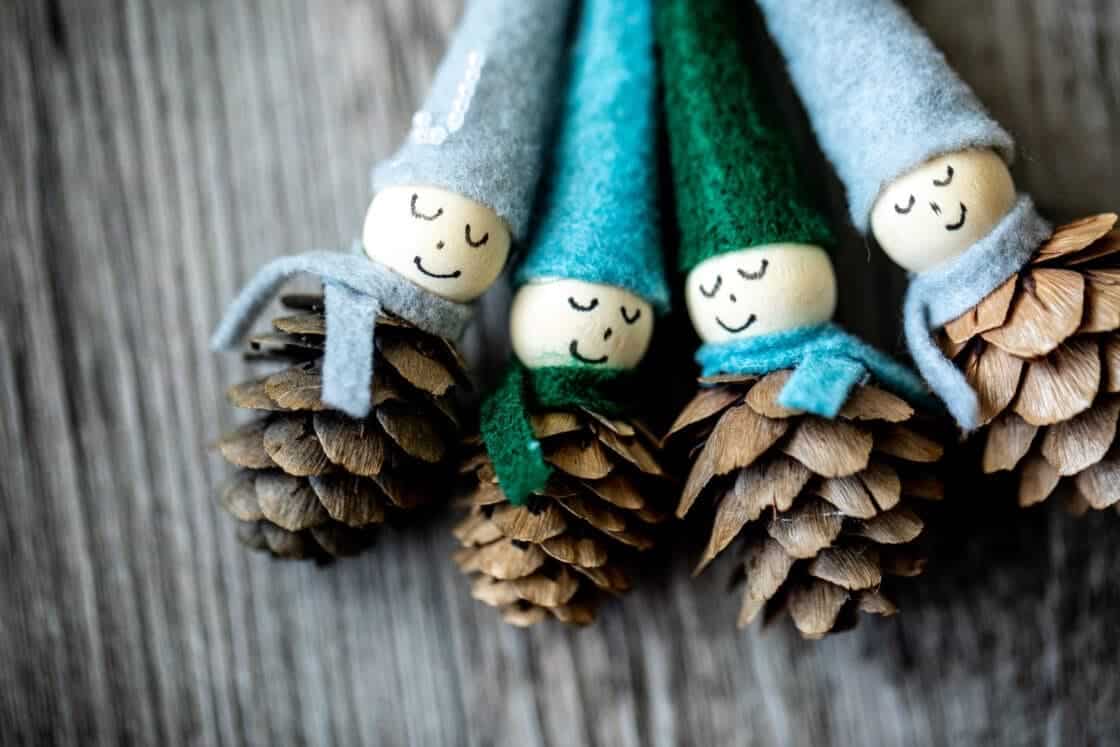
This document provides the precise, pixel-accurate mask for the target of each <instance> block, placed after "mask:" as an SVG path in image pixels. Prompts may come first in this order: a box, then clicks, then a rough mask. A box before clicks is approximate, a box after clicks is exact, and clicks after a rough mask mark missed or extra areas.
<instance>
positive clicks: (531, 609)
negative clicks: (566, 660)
mask: <svg viewBox="0 0 1120 747" xmlns="http://www.w3.org/2000/svg"><path fill="white" fill-rule="evenodd" d="M532 423H533V430H534V432H535V434H536V436H537V438H538V439H540V441H541V447H542V449H543V452H544V457H545V460H546V461H547V462H548V463H549V464H551V465H552V466H553V468H554V471H553V474H552V476H551V477H550V478H549V482H548V484H547V486H546V487H545V490H544V494H543V495H533V496H530V498H529V501H528V502H527V504H526V505H524V506H514V505H512V504H510V503H509V502H508V501H507V500H506V497H505V495H504V494H503V493H502V490H501V488H500V487H499V486H498V479H497V477H496V475H495V473H494V466H493V464H492V463H491V461H490V458H489V457H488V456H487V455H486V451H485V448H484V446H483V442H482V439H481V437H475V438H473V439H470V440H468V441H467V454H466V458H465V459H464V461H463V465H462V468H461V469H462V473H463V475H464V477H465V479H466V480H467V481H468V491H469V494H468V497H467V501H466V502H467V503H468V505H470V514H469V515H468V516H467V518H466V519H464V520H463V521H462V523H460V524H459V526H457V527H456V528H455V536H456V537H457V538H458V539H459V542H460V544H461V545H462V547H461V549H460V550H459V551H458V552H457V553H456V555H455V562H456V563H457V564H458V565H459V568H460V569H461V570H462V571H463V572H464V573H467V574H470V575H472V576H473V578H474V581H473V585H472V589H471V594H472V596H474V598H475V599H478V600H480V601H482V602H485V603H486V604H489V605H491V606H494V607H498V608H499V609H500V610H501V612H502V617H503V618H504V619H505V620H506V622H508V623H511V624H513V625H517V626H520V627H528V626H530V625H533V624H535V623H538V622H540V621H542V620H544V619H546V618H547V617H548V616H549V614H551V615H552V616H553V617H555V618H557V619H559V620H561V621H563V622H565V623H571V624H574V625H586V624H588V623H590V622H592V621H593V620H594V618H595V612H596V610H597V608H598V605H599V603H600V602H601V600H602V597H603V593H602V592H609V593H621V592H625V591H627V590H629V588H630V580H629V577H628V574H627V573H626V570H625V566H626V565H627V562H628V561H630V560H631V559H632V557H633V555H634V554H635V553H636V552H639V551H643V550H648V549H649V548H651V547H653V545H654V534H653V529H654V525H655V524H658V523H659V522H661V521H663V520H664V519H665V518H667V517H668V510H667V503H666V499H667V497H668V495H669V490H670V483H669V481H668V479H667V477H666V475H665V473H664V472H663V471H662V469H661V467H660V465H659V464H658V460H657V446H656V441H655V439H654V438H653V437H652V436H650V435H649V434H648V433H647V432H646V431H644V430H643V429H641V428H640V427H639V426H636V425H634V424H630V423H627V422H623V421H619V420H611V419H609V418H605V417H601V416H599V415H597V414H595V413H592V412H590V411H587V410H577V411H556V412H548V413H545V414H541V415H535V416H533V418H532Z"/></svg>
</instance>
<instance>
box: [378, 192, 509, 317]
mask: <svg viewBox="0 0 1120 747" xmlns="http://www.w3.org/2000/svg"><path fill="white" fill-rule="evenodd" d="M362 243H363V244H364V245H365V250H366V254H367V255H368V256H369V258H370V259H372V260H374V261H375V262H379V263H380V264H383V265H385V266H386V267H388V268H390V269H391V270H393V271H395V272H397V273H398V274H400V275H403V276H404V277H406V278H408V279H409V280H411V281H412V282H414V283H416V284H417V285H419V286H420V287H421V288H424V289H426V290H429V291H431V292H432V293H435V294H436V295H438V296H442V297H444V298H447V299H450V300H452V301H460V302H461V301H471V300H474V299H475V298H478V297H479V296H481V295H482V294H483V293H484V292H486V289H487V288H489V287H490V286H491V285H493V283H494V281H495V280H497V279H498V275H500V274H501V272H502V267H504V266H505V263H506V259H507V258H508V257H509V248H510V233H509V229H508V228H507V227H506V224H505V222H504V221H502V220H501V219H500V218H499V217H498V216H497V214H496V213H494V211H493V210H491V209H490V208H488V207H486V206H485V205H482V204H481V203H478V202H475V201H474V200H471V199H468V198H466V197H463V196H462V195H457V194H455V193H454V192H448V191H446V190H443V189H437V188H435V187H389V188H387V189H383V190H381V191H380V192H378V193H377V196H375V197H374V198H373V202H371V203H370V206H369V211H368V212H367V213H366V222H365V226H364V227H363V229H362Z"/></svg>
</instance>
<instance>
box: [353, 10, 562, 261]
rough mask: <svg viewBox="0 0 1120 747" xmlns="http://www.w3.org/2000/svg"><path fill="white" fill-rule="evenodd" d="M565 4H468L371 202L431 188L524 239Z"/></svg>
mask: <svg viewBox="0 0 1120 747" xmlns="http://www.w3.org/2000/svg"><path fill="white" fill-rule="evenodd" d="M570 9H571V0H470V1H469V2H468V4H467V8H466V10H465V11H464V13H463V18H462V21H461V23H460V25H459V28H458V29H457V30H456V32H455V35H454V38H453V39H452V41H451V46H450V48H449V49H448V50H447V54H446V55H445V57H444V59H443V62H442V63H440V66H439V69H438V70H437V72H436V76H435V80H434V81H433V82H432V87H431V89H430V91H429V93H428V97H427V99H426V100H425V101H424V105H423V108H422V109H421V110H420V111H419V112H417V113H416V115H415V116H414V117H413V121H412V130H411V132H410V133H409V136H408V139H407V141H406V142H405V143H404V144H403V145H402V146H401V148H400V149H399V150H398V151H397V153H396V154H395V155H394V156H393V157H392V158H390V159H389V160H387V161H385V162H383V163H381V164H380V165H379V166H378V167H377V168H375V169H374V172H373V189H374V191H375V192H377V191H379V190H381V189H383V188H385V187H390V186H397V185H411V184H416V185H426V186H434V187H441V188H443V189H447V190H449V191H452V192H455V193H457V194H461V195H463V196H465V197H469V198H471V199H473V200H476V201H478V202H481V203H482V204H484V205H487V206H488V207H490V208H491V209H492V210H494V212H496V213H497V214H498V215H499V216H500V217H501V218H503V219H504V220H505V221H506V223H508V224H509V226H510V229H511V231H512V233H513V237H514V240H518V241H519V240H523V239H524V238H525V235H526V232H527V228H528V224H529V216H530V213H531V210H532V204H533V198H534V196H535V193H536V189H537V184H538V182H539V180H540V174H541V168H542V162H543V160H544V158H545V155H546V153H547V139H548V136H549V131H550V128H551V127H550V126H551V124H552V119H553V117H552V115H553V113H554V106H555V105H556V103H557V102H558V101H559V100H560V98H561V96H560V91H559V90H558V87H559V84H560V73H561V69H562V61H563V53H564V49H565V43H566V37H567V29H568V19H569V11H570Z"/></svg>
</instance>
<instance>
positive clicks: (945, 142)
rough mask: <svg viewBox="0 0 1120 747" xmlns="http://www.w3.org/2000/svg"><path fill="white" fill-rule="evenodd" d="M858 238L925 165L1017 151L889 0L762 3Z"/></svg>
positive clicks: (908, 18) (925, 38)
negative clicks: (879, 206) (893, 189)
mask: <svg viewBox="0 0 1120 747" xmlns="http://www.w3.org/2000/svg"><path fill="white" fill-rule="evenodd" d="M758 4H759V6H760V7H761V8H762V10H763V14H764V15H765V17H766V22H767V25H768V27H769V30H770V33H771V35H772V36H773V37H774V40H775V41H776V42H777V44H778V46H779V47H780V48H781V50H782V52H783V54H784V55H785V58H786V62H787V64H788V66H789V72H790V76H791V77H792V78H793V82H794V85H795V86H796V87H797V89H798V92H799V93H800V95H801V100H802V102H803V103H804V105H805V108H806V110H807V111H808V113H809V119H810V120H811V121H812V124H813V128H814V130H815V132H816V135H817V140H818V141H819V143H820V146H821V149H822V150H823V151H824V153H825V155H826V156H827V157H828V159H829V160H830V161H832V164H833V166H835V168H836V172H837V173H838V175H839V176H840V179H841V181H843V182H844V186H845V187H846V188H847V191H848V206H849V209H850V211H851V215H852V221H853V222H854V223H855V225H856V226H857V227H858V228H859V229H860V230H861V231H863V232H864V233H866V232H867V231H868V228H869V225H870V216H871V209H872V208H873V207H874V205H875V200H876V199H877V198H878V196H879V193H880V192H881V191H882V190H883V188H884V187H886V186H887V185H889V184H891V183H892V182H894V181H895V180H896V179H898V178H899V177H901V176H904V175H905V174H906V173H908V172H909V171H912V170H913V169H914V168H916V167H918V166H920V165H921V164H923V163H925V162H926V161H928V160H930V159H931V158H935V157H937V156H940V155H944V154H946V153H952V152H956V151H960V150H966V149H969V148H991V149H993V150H995V151H997V152H999V153H1000V155H1001V156H1003V158H1004V160H1005V161H1007V162H1008V163H1011V160H1012V159H1013V157H1014V142H1013V141H1012V139H1011V136H1010V135H1008V134H1007V132H1005V131H1004V130H1003V128H1001V127H1000V126H999V124H997V123H996V122H995V120H993V119H992V118H991V117H990V116H989V115H988V113H987V111H985V109H984V107H983V105H982V104H981V103H980V101H979V100H978V99H977V98H976V96H975V94H974V93H973V92H972V90H971V89H970V88H969V87H968V85H967V84H966V83H965V82H964V81H962V80H961V79H960V77H959V76H958V75H957V74H956V73H955V72H954V71H953V69H952V68H950V67H949V64H948V63H947V62H946V60H945V56H944V55H943V54H942V53H941V52H940V51H939V50H938V49H937V48H936V47H935V46H934V45H933V42H932V41H931V40H930V39H929V37H928V36H926V34H925V33H924V32H923V31H922V30H921V28H920V27H919V26H918V25H917V24H916V23H915V22H914V19H913V18H912V17H911V16H910V14H909V13H907V12H906V10H904V9H903V8H901V7H900V6H899V5H897V4H896V3H894V2H891V1H889V0H886V1H885V0H758Z"/></svg>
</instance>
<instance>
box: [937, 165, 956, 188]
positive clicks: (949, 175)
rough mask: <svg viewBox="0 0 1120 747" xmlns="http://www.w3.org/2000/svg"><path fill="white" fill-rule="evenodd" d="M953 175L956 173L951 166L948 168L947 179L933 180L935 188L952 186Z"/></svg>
mask: <svg viewBox="0 0 1120 747" xmlns="http://www.w3.org/2000/svg"><path fill="white" fill-rule="evenodd" d="M953 173H954V172H953V167H952V166H949V167H948V173H947V174H946V175H945V179H944V180H937V179H934V180H933V186H935V187H948V186H949V185H950V184H952V183H953Z"/></svg>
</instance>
